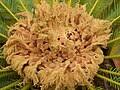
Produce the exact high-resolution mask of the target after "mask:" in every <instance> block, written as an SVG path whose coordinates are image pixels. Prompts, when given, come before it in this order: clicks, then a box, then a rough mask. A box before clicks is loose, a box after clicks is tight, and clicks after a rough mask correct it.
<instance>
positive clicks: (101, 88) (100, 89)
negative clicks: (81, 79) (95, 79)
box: [95, 86, 105, 90]
mask: <svg viewBox="0 0 120 90" xmlns="http://www.w3.org/2000/svg"><path fill="white" fill-rule="evenodd" d="M95 90H105V89H104V88H103V87H101V86H100V87H96V88H95Z"/></svg>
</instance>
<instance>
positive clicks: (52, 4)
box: [0, 0, 120, 90]
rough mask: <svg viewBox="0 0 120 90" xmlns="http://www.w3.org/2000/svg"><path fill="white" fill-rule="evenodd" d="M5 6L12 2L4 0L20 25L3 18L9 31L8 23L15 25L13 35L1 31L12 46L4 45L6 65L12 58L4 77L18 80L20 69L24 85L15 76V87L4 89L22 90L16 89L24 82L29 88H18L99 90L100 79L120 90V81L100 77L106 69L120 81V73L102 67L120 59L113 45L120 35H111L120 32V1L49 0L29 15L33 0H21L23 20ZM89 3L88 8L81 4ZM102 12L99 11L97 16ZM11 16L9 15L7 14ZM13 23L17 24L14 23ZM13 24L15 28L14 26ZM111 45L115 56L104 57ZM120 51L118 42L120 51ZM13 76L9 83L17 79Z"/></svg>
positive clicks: (20, 14)
mask: <svg viewBox="0 0 120 90" xmlns="http://www.w3.org/2000/svg"><path fill="white" fill-rule="evenodd" d="M8 1H10V0H8ZM11 1H12V0H11ZM3 2H4V3H6V2H5V1H0V3H1V5H2V6H3V7H4V8H5V9H6V10H7V11H8V12H9V13H10V14H11V16H13V18H14V19H15V20H16V21H17V22H16V23H15V21H14V20H13V19H11V18H12V17H11V16H9V18H5V17H3V15H4V14H3V15H2V16H1V18H2V19H4V23H2V22H1V23H2V25H3V26H4V27H5V28H4V29H6V25H5V24H6V23H7V25H10V26H9V28H8V31H7V30H6V32H8V37H7V36H5V34H4V33H3V32H5V31H3V29H1V33H0V36H1V37H2V39H1V40H4V39H7V41H6V43H5V41H3V42H2V43H5V44H4V45H3V44H2V43H1V44H2V45H3V47H2V48H1V51H3V53H2V52H1V56H0V58H1V61H5V60H4V59H6V61H7V64H8V65H5V66H9V67H6V68H5V67H3V66H2V65H3V64H1V66H2V67H1V78H4V76H10V75H13V76H14V75H16V73H15V72H14V71H16V72H17V73H18V75H20V76H21V77H22V79H23V81H22V79H19V80H18V78H16V77H14V78H15V81H11V83H12V84H10V83H8V86H5V85H3V86H1V90H6V89H10V88H11V87H13V88H15V89H16V88H17V87H14V86H15V85H17V84H19V83H21V81H22V84H23V86H24V87H23V88H22V85H18V86H19V88H22V89H23V90H26V89H28V88H30V87H31V86H32V85H34V86H35V87H40V88H41V90H49V89H50V90H64V89H68V90H75V89H76V87H77V86H87V87H88V89H91V90H94V85H93V84H92V83H93V78H94V76H97V77H99V78H102V79H104V80H107V81H109V82H111V83H113V84H114V85H117V87H118V88H116V89H119V86H120V83H119V81H118V80H115V79H113V80H114V81H113V80H112V78H111V79H109V78H107V77H105V76H102V75H100V74H97V73H98V71H101V72H106V73H109V74H113V75H116V76H117V77H119V75H120V74H119V73H117V72H112V71H108V70H104V69H99V65H100V64H101V63H102V62H103V60H104V58H105V59H109V58H116V57H119V56H120V55H118V54H119V53H117V55H113V54H114V53H110V52H113V46H114V45H116V44H111V43H113V42H117V40H119V37H118V38H115V35H111V32H114V30H115V29H118V27H117V26H118V25H119V23H118V22H119V17H120V16H119V15H120V14H118V12H116V11H114V10H118V9H119V6H118V5H119V4H120V2H119V1H116V0H111V1H109V0H106V1H105V2H104V0H93V1H91V2H90V1H89V0H80V1H77V0H75V1H72V0H68V1H66V0H65V1H60V0H58V1H57V0H56V1H54V0H53V1H52V0H47V2H46V1H44V0H43V1H41V3H40V4H37V5H35V6H34V9H32V10H30V12H29V11H28V9H27V8H26V5H24V3H26V2H27V0H25V1H24V2H23V1H21V0H18V1H16V4H18V5H19V6H18V7H19V8H20V10H18V11H16V12H15V13H17V12H18V13H17V14H16V16H17V17H16V16H15V15H14V14H13V13H12V12H11V11H9V9H8V8H7V7H6V6H5V5H4V3H3ZM12 2H13V1H12ZM19 3H20V4H21V5H20V4H19ZM48 3H49V4H48ZM85 3H87V4H86V5H81V4H85ZM104 5H105V6H106V7H104ZM115 5H116V6H115ZM21 6H22V7H23V8H24V10H25V11H24V12H20V11H23V10H22V9H21ZM86 6H87V12H88V13H87V12H86ZM98 6H99V8H98ZM32 7H33V6H32ZM28 8H29V7H28ZM30 8H31V6H30ZM98 9H99V10H100V12H99V13H97V11H98ZM1 10H2V9H1ZM102 11H103V12H104V13H102ZM111 13H114V14H115V15H114V16H116V14H118V15H117V16H116V17H115V18H113V17H114V16H112V14H111ZM108 14H110V16H109V15H108ZM6 15H8V13H5V16H6ZM91 15H93V16H91ZM94 17H95V18H94ZM98 18H100V19H101V20H100V19H98ZM102 19H106V20H102ZM8 20H11V21H10V22H8ZM116 21H117V22H116ZM11 23H15V24H12V25H11ZM112 24H113V25H112ZM1 27H2V26H1ZM115 33H116V32H115ZM115 33H114V34H115ZM110 36H111V39H112V38H115V39H112V40H110V41H108V40H109V37H110ZM107 41H108V42H107ZM107 44H109V48H112V49H111V51H109V53H110V56H104V54H103V51H102V50H101V48H106V46H107ZM118 47H119V45H118V44H117V45H116V48H118ZM114 52H115V51H114ZM115 54H116V53H115ZM6 69H7V70H6ZM8 69H10V70H14V71H9V70H8ZM11 77H12V76H10V78H8V80H11ZM116 81H117V82H116ZM25 85H26V86H25ZM19 88H18V89H19ZM96 90H97V89H96Z"/></svg>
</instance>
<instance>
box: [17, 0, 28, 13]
mask: <svg viewBox="0 0 120 90" xmlns="http://www.w3.org/2000/svg"><path fill="white" fill-rule="evenodd" d="M19 2H20V4H21V5H22V7H23V8H24V9H25V11H26V12H28V10H27V8H26V7H25V5H24V4H23V2H22V0H19Z"/></svg>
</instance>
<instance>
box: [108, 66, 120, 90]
mask: <svg viewBox="0 0 120 90" xmlns="http://www.w3.org/2000/svg"><path fill="white" fill-rule="evenodd" d="M110 71H112V72H115V73H119V71H120V69H119V68H111V69H110ZM110 79H112V80H114V81H116V82H119V83H120V76H119V75H114V74H110ZM110 86H111V87H113V88H115V89H116V90H120V86H119V85H116V84H113V83H110Z"/></svg>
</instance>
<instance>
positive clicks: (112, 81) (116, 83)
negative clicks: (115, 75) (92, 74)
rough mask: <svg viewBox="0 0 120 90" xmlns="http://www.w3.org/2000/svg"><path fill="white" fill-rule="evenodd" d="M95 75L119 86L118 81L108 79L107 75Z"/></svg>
mask: <svg viewBox="0 0 120 90" xmlns="http://www.w3.org/2000/svg"><path fill="white" fill-rule="evenodd" d="M96 76H97V77H99V78H101V79H103V80H106V81H108V82H110V83H113V84H116V85H119V86H120V83H119V82H116V81H113V80H112V79H109V78H107V77H105V76H102V75H100V74H96Z"/></svg>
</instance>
